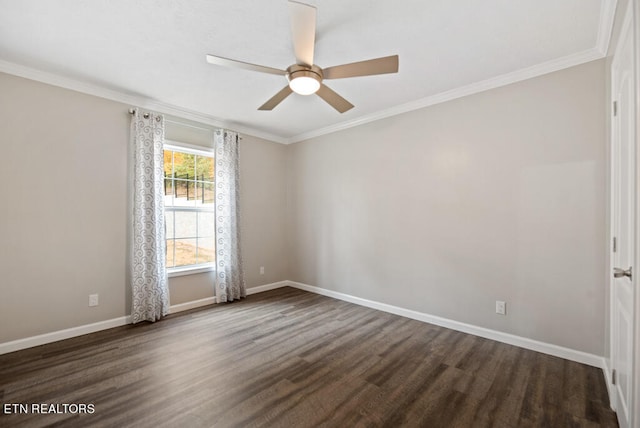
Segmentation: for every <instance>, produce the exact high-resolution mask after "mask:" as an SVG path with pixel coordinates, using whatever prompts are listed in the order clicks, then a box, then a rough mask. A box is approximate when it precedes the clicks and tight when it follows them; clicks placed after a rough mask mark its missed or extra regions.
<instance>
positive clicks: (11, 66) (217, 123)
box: [0, 60, 287, 144]
mask: <svg viewBox="0 0 640 428" xmlns="http://www.w3.org/2000/svg"><path fill="white" fill-rule="evenodd" d="M0 72H3V73H7V74H12V75H14V76H18V77H24V78H26V79H30V80H35V81H37V82H41V83H46V84H48V85H53V86H58V87H60V88H64V89H70V90H72V91H76V92H81V93H83V94H88V95H93V96H96V97H100V98H105V99H108V100H111V101H116V102H120V103H123V104H128V105H132V106H137V107H140V108H144V109H149V110H154V111H157V112H159V113H163V114H167V115H171V116H175V117H178V118H182V119H186V120H192V121H194V122H198V123H202V124H206V125H210V126H212V127H216V128H227V129H233V130H234V131H237V132H240V133H242V134H246V135H252V136H254V137H258V138H264V139H265V140H269V141H273V142H276V143H282V144H284V143H286V142H287V141H286V139H285V138H283V137H281V136H279V135H274V134H270V133H266V132H263V131H259V130H257V129H253V128H250V127H246V126H242V125H238V124H236V123H233V122H230V121H228V120H224V119H221V118H217V117H214V116H209V115H206V114H203V113H200V112H197V111H194V110H189V109H185V108H182V107H178V106H175V105H172V104H168V103H164V102H161V101H157V100H153V99H150V98H146V97H144V96H140V95H133V94H130V93H126V92H122V91H117V90H113V89H109V88H105V87H103V86H99V85H95V84H92V83H87V82H83V81H81V80H77V79H72V78H68V77H64V76H61V75H59V74H55V73H50V72H46V71H41V70H37V69H35V68H31V67H26V66H23V65H19V64H15V63H12V62H9V61H4V60H0Z"/></svg>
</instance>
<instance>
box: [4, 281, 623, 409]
mask: <svg viewBox="0 0 640 428" xmlns="http://www.w3.org/2000/svg"><path fill="white" fill-rule="evenodd" d="M286 286H290V287H294V288H298V289H300V290H305V291H309V292H311V293H316V294H321V295H323V296H327V297H332V298H335V299H339V300H344V301H346V302H350V303H354V304H356V305H360V306H366V307H368V308H372V309H377V310H380V311H383V312H388V313H392V314H396V315H400V316H403V317H407V318H411V319H415V320H418V321H422V322H426V323H430V324H435V325H439V326H441V327H446V328H450V329H452V330H456V331H461V332H463V333H468V334H473V335H475V336H480V337H484V338H487V339H491V340H495V341H498V342H502V343H507V344H510V345H515V346H519V347H521V348H525V349H530V350H532V351H537V352H542V353H544V354H549V355H553V356H556V357H560V358H565V359H567V360H571V361H577V362H579V363H583V364H587V365H590V366H594V367H599V368H601V369H602V370H603V371H604V373H605V379H606V381H607V387H608V388H610V385H611V379H610V374H611V371H610V370H608V367H607V364H606V361H605V359H604V358H603V357H601V356H598V355H593V354H589V353H586V352H582V351H577V350H574V349H569V348H564V347H562V346H558V345H552V344H550V343H545V342H540V341H537V340H533V339H528V338H526V337H521V336H516V335H513V334H509V333H503V332H500V331H497V330H491V329H488V328H484V327H478V326H475V325H472V324H466V323H462V322H459V321H454V320H450V319H447V318H442V317H438V316H435V315H430V314H426V313H423V312H418V311H413V310H410V309H405V308H401V307H398V306H393V305H388V304H386V303H380V302H376V301H373V300H367V299H363V298H360V297H355V296H351V295H349V294H344V293H340V292H337V291H332V290H327V289H324V288H320V287H314V286H312V285H308V284H303V283H300V282H295V281H280V282H274V283H271V284H265V285H260V286H257V287H251V288H248V289H247V295H251V294H257V293H262V292H265V291H269V290H274V289H276V288H281V287H286ZM215 302H216V300H215V297H208V298H205V299H200V300H195V301H193V302H187V303H180V304H177V305H173V306H171V307H170V308H169V313H172V314H173V313H177V312H181V311H186V310H189V309H194V308H198V307H201V306H206V305H210V304H213V303H215ZM130 323H131V317H130V316H126V317H120V318H114V319H111V320H106V321H100V322H96V323H93V324H87V325H82V326H78V327H73V328H68V329H65V330H59V331H54V332H51V333H46V334H41V335H38V336H33V337H27V338H24V339H18V340H14V341H11V342H5V343H0V355H1V354H6V353H9V352H14V351H19V350H21V349H26V348H31V347H33V346H39V345H44V344H46V343H51V342H56V341H58V340H63V339H69V338H71V337H76V336H81V335H83V334H88V333H94V332H96V331H100V330H106V329H109V328H113V327H119V326H122V325H125V324H130ZM611 392H612V391H609V396H610V397H612V396H613V395H612V394H611Z"/></svg>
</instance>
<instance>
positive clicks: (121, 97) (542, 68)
mask: <svg viewBox="0 0 640 428" xmlns="http://www.w3.org/2000/svg"><path fill="white" fill-rule="evenodd" d="M616 6H617V0H602V3H601V7H600V17H599V21H598V34H597V39H596V46H595V47H594V48H592V49H588V50H585V51H582V52H578V53H575V54H572V55H568V56H565V57H562V58H558V59H554V60H551V61H547V62H544V63H541V64H537V65H534V66H531V67H528V68H524V69H521V70H516V71H514V72H511V73H506V74H503V75H501V76H497V77H494V78H491V79H487V80H483V81H480V82H476V83H472V84H469V85H466V86H462V87H459V88H455V89H451V90H449V91H445V92H441V93H439V94H435V95H431V96H428V97H425V98H421V99H419V100H416V101H411V102H409V103H405V104H401V105H399V106H394V107H391V108H389V109H385V110H381V111H377V112H375V113H371V114H368V115H364V116H360V117H358V118H355V119H352V120H348V121H344V122H340V123H337V124H334V125H330V126H327V127H324V128H319V129H315V130H312V131H309V132H304V133H301V134H298V135H294V136H290V137H285V136H282V135H276V134H271V133H267V132H263V131H260V130H257V129H254V128H251V127H247V126H243V125H239V124H237V123H234V122H231V121H228V120H224V119H222V118H217V117H214V116H210V115H206V114H203V113H200V112H197V111H194V110H189V109H185V108H182V107H179V106H175V105H172V104H168V103H164V102H161V101H157V100H152V99H149V98H146V97H143V96H140V95H133V94H130V93H126V92H122V91H117V90H113V89H108V88H105V87H102V86H98V85H95V84H91V83H87V82H83V81H80V80H76V79H72V78H68V77H63V76H61V75H58V74H54V73H49V72H45V71H40V70H37V69H34V68H30V67H26V66H22V65H19V64H15V63H11V62H8V61H3V60H0V72H4V73H8V74H12V75H16V76H19V77H24V78H27V79H31V80H35V81H38V82H42V83H47V84H49V85H53V86H59V87H62V88H65V89H70V90H73V91H77V92H81V93H84V94H89V95H94V96H97V97H100V98H106V99H109V100H112V101H117V102H121V103H124V104H129V105H135V106H138V107H141V108H146V109H150V110H155V111H158V112H160V113H164V114H168V115H171V116H175V117H178V118H182V119H187V120H192V121H195V122H199V123H202V124H206V125H210V126H213V127H220V128H228V129H233V130H235V131H237V132H240V133H242V134H246V135H252V136H255V137H258V138H263V139H266V140H269V141H273V142H276V143H281V144H291V143H297V142H300V141H304V140H308V139H310V138H314V137H319V136H322V135H326V134H330V133H333V132H337V131H342V130H345V129H349V128H352V127H354V126H359V125H363V124H365V123H369V122H374V121H376V120H380V119H385V118H388V117H392V116H396V115H399V114H402V113H408V112H410V111H413V110H419V109H421V108H425V107H429V106H432V105H435V104H439V103H443V102H446V101H451V100H454V99H456V98H462V97H466V96H469V95H473V94H476V93H479V92H483V91H487V90H489V89H494V88H498V87H501V86H505V85H509V84H511V83H516V82H520V81H523V80H527V79H531V78H533V77H537V76H542V75H544V74H547V73H552V72H554V71H558V70H562V69H565V68H569V67H573V66H576V65H580V64H583V63H586V62H589V61H594V60H597V59H600V58H603V57H605V56H606V55H607V51H608V47H609V42H610V39H611V31H612V29H613V24H614V19H615V11H616Z"/></svg>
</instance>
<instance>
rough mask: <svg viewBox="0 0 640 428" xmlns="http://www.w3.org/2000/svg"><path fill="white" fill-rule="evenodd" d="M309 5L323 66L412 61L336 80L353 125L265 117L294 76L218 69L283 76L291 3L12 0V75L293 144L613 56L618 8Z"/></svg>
mask: <svg viewBox="0 0 640 428" xmlns="http://www.w3.org/2000/svg"><path fill="white" fill-rule="evenodd" d="M306 2H307V3H309V4H313V5H315V6H317V8H318V24H317V33H316V37H317V40H316V49H315V62H316V64H318V65H319V66H320V67H328V66H333V65H338V64H343V63H348V62H354V61H360V60H365V59H369V58H375V57H380V56H386V55H392V54H399V55H400V71H399V73H398V74H388V75H382V76H368V77H359V78H351V79H341V80H332V81H330V82H327V83H328V85H329V86H330V87H331V88H332V89H334V90H335V91H336V92H338V93H340V94H341V95H342V96H343V97H345V98H346V99H347V100H349V101H350V102H351V103H353V104H354V105H355V108H354V109H352V110H350V111H349V112H347V113H345V114H339V113H337V112H336V111H335V110H333V109H332V108H331V107H330V106H329V105H327V104H326V103H324V102H323V101H322V100H321V99H320V98H318V97H317V96H307V97H305V96H301V95H297V94H292V95H291V96H290V97H289V98H287V99H286V100H285V101H284V102H283V103H282V104H280V105H279V106H278V107H276V109H275V110H273V111H271V112H268V111H266V112H265V111H258V110H257V108H258V106H260V105H261V104H262V103H263V102H265V101H266V100H267V99H269V98H270V97H271V96H272V95H273V94H275V93H276V92H277V91H278V90H280V89H281V88H282V87H284V86H285V85H286V79H285V78H284V77H282V76H275V75H268V74H261V73H255V72H251V71H245V70H237V71H236V70H229V69H225V68H222V67H219V66H214V65H210V64H207V63H206V61H205V54H208V53H210V54H214V55H218V56H224V57H228V58H233V59H237V60H240V61H245V62H251V63H255V64H261V65H266V66H269V67H275V68H281V69H283V68H286V67H287V66H289V65H291V64H292V63H294V58H293V51H292V46H291V36H290V27H289V10H288V7H287V2H286V0H224V1H222V0H217V1H212V0H135V1H132V0H92V1H87V0H46V1H45V0H20V1H16V0H0V11H2V12H1V13H0V61H1V62H2V64H1V65H0V71H3V68H4V71H9V72H11V67H10V66H9V65H11V66H14V65H16V66H20V67H23V68H28V69H30V70H38V71H41V72H46V73H47V74H48V75H56V76H60V77H62V78H66V79H74V80H75V81H79V82H82V83H84V84H91V85H93V86H94V87H95V86H98V87H102V88H106V89H110V90H112V91H117V92H118V93H122V94H127V95H132V96H136V97H139V98H140V99H146V100H152V101H155V102H157V103H158V104H159V105H164V106H167V107H171V108H172V109H175V110H174V111H180V110H183V111H185V112H197V113H199V114H201V115H205V116H207V117H210V118H211V119H212V120H214V121H215V120H219V121H220V122H221V123H225V124H228V125H230V126H235V127H236V128H237V129H239V130H245V131H247V132H249V133H254V134H256V135H261V136H267V137H269V136H271V137H273V138H274V139H276V140H280V141H294V140H296V139H300V138H302V137H304V136H308V135H312V134H313V133H319V132H322V130H328V129H335V128H336V127H340V126H346V125H348V124H350V123H358V122H363V121H366V120H369V119H371V118H374V117H380V116H383V115H384V114H385V112H392V111H394V109H396V110H398V109H399V108H400V109H402V106H409V105H420V103H421V102H423V103H424V104H428V102H426V101H424V100H425V99H427V100H428V99H430V98H434V99H437V97H438V95H439V94H443V93H447V92H448V91H452V90H455V89H456V88H461V87H466V86H468V85H472V84H475V83H478V82H483V81H488V80H490V79H495V78H497V77H498V76H503V77H504V76H505V75H510V74H513V73H514V72H518V71H521V70H523V69H531V70H537V72H538V74H539V72H544V71H550V70H546V69H545V64H549V63H553V64H556V68H558V67H557V65H558V64H560V65H562V66H569V65H573V64H577V63H580V62H584V61H586V60H590V59H595V58H597V57H601V56H602V55H603V53H604V52H603V50H604V46H606V43H607V41H608V37H609V32H610V20H609V19H608V18H609V17H610V16H612V12H613V9H614V7H615V0H518V1H513V0H483V1H479V0H460V1H455V2H452V1H449V0H429V1H425V0H401V1H387V0H349V1H344V0H308V1H306ZM552 68H553V67H552ZM7 69H8V70H7ZM534 74H535V73H534ZM412 103H413V104H412Z"/></svg>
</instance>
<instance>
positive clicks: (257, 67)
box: [207, 55, 287, 76]
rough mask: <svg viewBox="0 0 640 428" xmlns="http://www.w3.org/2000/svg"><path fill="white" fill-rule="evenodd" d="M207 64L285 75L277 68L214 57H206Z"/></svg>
mask: <svg viewBox="0 0 640 428" xmlns="http://www.w3.org/2000/svg"><path fill="white" fill-rule="evenodd" d="M207 62H208V63H209V64H215V65H221V66H223V67H231V68H242V69H245V70H251V71H259V72H261V73H269V74H277V75H279V76H285V75H286V74H287V72H286V71H285V70H278V69H277V68H271V67H265V66H263V65H256V64H250V63H248V62H242V61H236V60H234V59H228V58H223V57H221V56H215V55H207Z"/></svg>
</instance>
